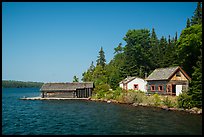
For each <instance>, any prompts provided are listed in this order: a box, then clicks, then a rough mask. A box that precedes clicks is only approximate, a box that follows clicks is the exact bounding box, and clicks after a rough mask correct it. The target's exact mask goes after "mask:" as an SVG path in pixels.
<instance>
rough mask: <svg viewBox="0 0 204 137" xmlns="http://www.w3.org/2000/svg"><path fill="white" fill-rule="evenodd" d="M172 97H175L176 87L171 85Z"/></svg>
mask: <svg viewBox="0 0 204 137" xmlns="http://www.w3.org/2000/svg"><path fill="white" fill-rule="evenodd" d="M172 95H176V85H174V84H172Z"/></svg>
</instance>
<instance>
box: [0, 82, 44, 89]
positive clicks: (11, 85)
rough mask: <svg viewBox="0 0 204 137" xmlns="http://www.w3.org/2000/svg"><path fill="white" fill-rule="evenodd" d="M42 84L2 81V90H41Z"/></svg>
mask: <svg viewBox="0 0 204 137" xmlns="http://www.w3.org/2000/svg"><path fill="white" fill-rule="evenodd" d="M43 84H44V83H43V82H30V81H29V82H24V81H15V80H2V88H41V87H42V85H43Z"/></svg>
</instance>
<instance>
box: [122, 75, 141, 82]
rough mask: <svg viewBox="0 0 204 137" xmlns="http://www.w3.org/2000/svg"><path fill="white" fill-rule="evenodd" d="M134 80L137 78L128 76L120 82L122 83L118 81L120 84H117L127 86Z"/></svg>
mask: <svg viewBox="0 0 204 137" xmlns="http://www.w3.org/2000/svg"><path fill="white" fill-rule="evenodd" d="M136 78H139V77H131V76H128V77H127V78H125V79H124V80H122V81H120V83H119V84H122V83H123V84H127V83H129V82H130V81H132V80H134V79H136ZM140 79H142V78H140Z"/></svg>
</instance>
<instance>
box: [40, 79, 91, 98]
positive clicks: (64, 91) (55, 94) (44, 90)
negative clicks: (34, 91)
mask: <svg viewBox="0 0 204 137" xmlns="http://www.w3.org/2000/svg"><path fill="white" fill-rule="evenodd" d="M93 88H94V84H93V82H81V83H80V82H72V83H44V84H43V85H42V87H41V89H40V91H41V97H42V98H45V97H46V98H88V97H90V96H91V95H92V91H93Z"/></svg>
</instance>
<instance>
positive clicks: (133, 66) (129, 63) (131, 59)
mask: <svg viewBox="0 0 204 137" xmlns="http://www.w3.org/2000/svg"><path fill="white" fill-rule="evenodd" d="M123 39H124V40H125V41H126V43H127V45H126V46H125V47H124V66H123V67H122V70H123V75H124V77H126V76H131V75H132V76H139V75H140V67H141V66H143V67H144V69H142V72H141V75H143V77H144V73H145V71H149V64H150V32H149V30H147V29H140V30H129V31H128V32H127V34H126V36H125V37H124V38H123Z"/></svg>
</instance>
